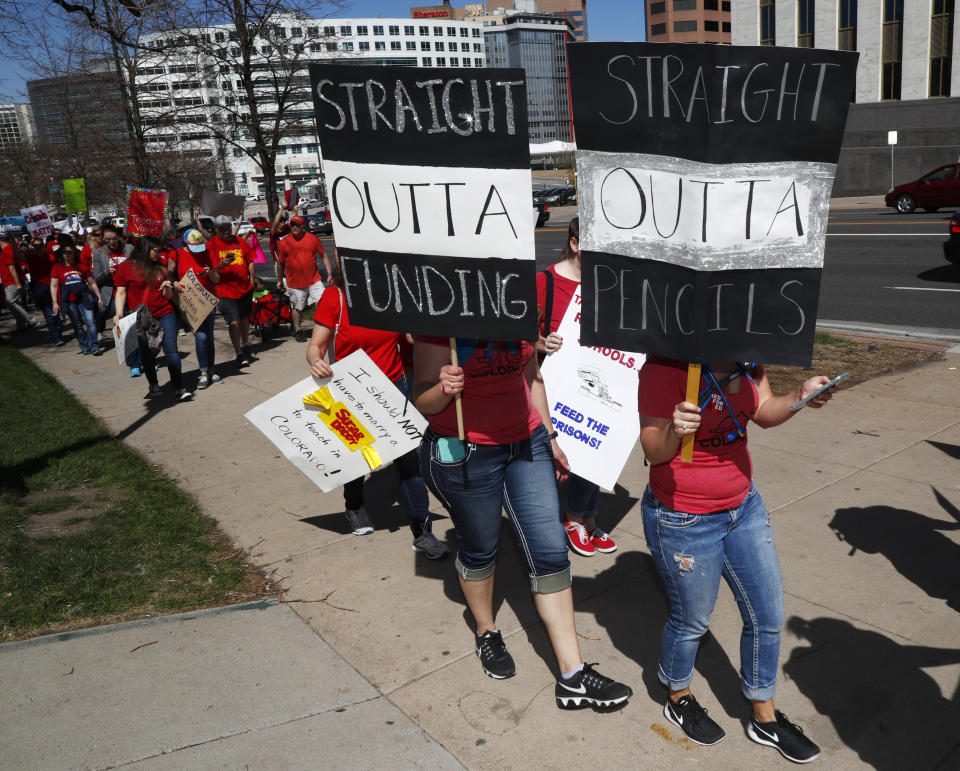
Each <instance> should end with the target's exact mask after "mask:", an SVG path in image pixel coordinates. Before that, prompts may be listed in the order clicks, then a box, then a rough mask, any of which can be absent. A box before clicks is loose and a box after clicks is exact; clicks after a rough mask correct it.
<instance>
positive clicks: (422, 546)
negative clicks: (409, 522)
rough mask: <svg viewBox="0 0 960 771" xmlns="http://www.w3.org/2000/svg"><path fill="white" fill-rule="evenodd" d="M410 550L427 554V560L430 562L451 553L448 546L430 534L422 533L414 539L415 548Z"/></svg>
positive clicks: (412, 547)
mask: <svg viewBox="0 0 960 771" xmlns="http://www.w3.org/2000/svg"><path fill="white" fill-rule="evenodd" d="M410 548H411V549H413V550H414V551H415V552H422V553H423V554H426V555H427V559H430V560H438V559H440V558H441V557H442V556H444V555H445V554H446V553H447V552H448V551H449V549H447V545H446V544H445V543H443V542H442V541H440V540H439V539H438V538H437V537H436V536H435V535H434V534H433V533H430V532H425V533H421V534H420V535H418V536H417V537H416V538H414V539H413V546H411V547H410Z"/></svg>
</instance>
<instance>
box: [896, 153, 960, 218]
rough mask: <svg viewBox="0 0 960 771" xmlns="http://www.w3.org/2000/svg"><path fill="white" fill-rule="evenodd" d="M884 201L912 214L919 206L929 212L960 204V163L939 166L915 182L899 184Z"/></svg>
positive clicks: (898, 209) (904, 212)
mask: <svg viewBox="0 0 960 771" xmlns="http://www.w3.org/2000/svg"><path fill="white" fill-rule="evenodd" d="M884 202H885V203H886V205H887V206H892V207H893V208H895V209H896V210H897V211H898V212H900V213H901V214H910V212H912V211H914V210H915V209H916V208H917V207H918V206H919V207H920V208H922V209H924V210H926V211H929V212H935V211H936V210H937V209H939V208H940V207H941V206H960V163H948V164H946V165H945V166H938V167H937V168H935V169H933V171H928V172H927V173H926V174H924V175H923V176H922V177H920V178H919V179H915V180H914V181H913V182H907V183H906V184H903V185H897V186H896V187H894V188H892V189H891V190H890V192H889V193H887V195H886V198H884Z"/></svg>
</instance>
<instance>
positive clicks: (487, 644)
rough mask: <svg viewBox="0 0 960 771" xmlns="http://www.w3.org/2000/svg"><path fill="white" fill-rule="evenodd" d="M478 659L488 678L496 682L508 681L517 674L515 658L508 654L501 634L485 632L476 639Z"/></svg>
mask: <svg viewBox="0 0 960 771" xmlns="http://www.w3.org/2000/svg"><path fill="white" fill-rule="evenodd" d="M476 651H477V658H478V659H480V666H482V667H483V671H484V672H486V673H487V677H492V678H493V679H494V680H506V679H507V678H508V677H513V676H514V675H515V674H517V667H516V665H515V664H514V663H513V656H511V655H510V654H509V653H508V652H507V646H506V645H504V643H503V635H502V634H500V632H484V633H483V634H482V635H479V636H478V637H477V639H476Z"/></svg>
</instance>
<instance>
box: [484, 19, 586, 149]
mask: <svg viewBox="0 0 960 771" xmlns="http://www.w3.org/2000/svg"><path fill="white" fill-rule="evenodd" d="M572 33H573V30H572V26H571V24H570V23H569V22H568V21H567V20H566V19H565V18H564V17H562V16H556V15H553V14H541V13H523V12H515V13H511V14H507V15H504V16H503V17H502V19H501V20H500V22H499V23H498V24H494V25H490V26H486V27H484V28H483V35H484V38H485V40H486V49H487V66H488V67H522V68H523V69H524V70H525V71H526V75H527V120H528V122H529V126H530V141H531V142H534V143H539V142H551V141H553V140H560V141H563V142H569V141H571V137H572V129H571V125H570V100H569V83H568V80H567V52H566V43H567V41H568V40H570V39H571V38H572Z"/></svg>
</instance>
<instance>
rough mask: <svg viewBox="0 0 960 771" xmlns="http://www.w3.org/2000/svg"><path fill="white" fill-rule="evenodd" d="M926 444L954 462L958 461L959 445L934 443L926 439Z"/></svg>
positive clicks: (959, 454)
mask: <svg viewBox="0 0 960 771" xmlns="http://www.w3.org/2000/svg"><path fill="white" fill-rule="evenodd" d="M927 444H929V445H930V446H931V447H936V448H937V449H938V450H940V452H942V453H944V454H946V455H948V456H950V457H951V458H953V459H954V460H960V444H948V443H947V442H935V441H933V440H932V439H927Z"/></svg>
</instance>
